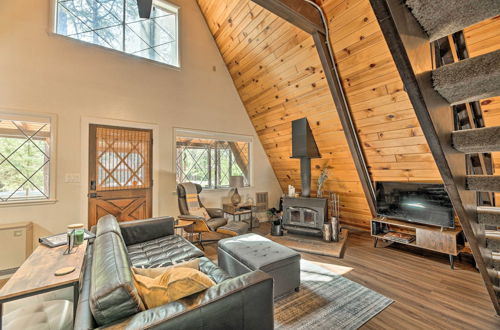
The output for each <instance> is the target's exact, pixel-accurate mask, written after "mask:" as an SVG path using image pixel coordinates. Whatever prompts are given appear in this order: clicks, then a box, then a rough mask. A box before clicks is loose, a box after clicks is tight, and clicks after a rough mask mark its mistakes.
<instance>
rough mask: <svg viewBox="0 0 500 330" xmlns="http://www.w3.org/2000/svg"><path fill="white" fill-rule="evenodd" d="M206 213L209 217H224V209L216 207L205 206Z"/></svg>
mask: <svg viewBox="0 0 500 330" xmlns="http://www.w3.org/2000/svg"><path fill="white" fill-rule="evenodd" d="M206 210H207V213H208V215H209V216H210V217H211V218H224V210H222V209H216V208H206Z"/></svg>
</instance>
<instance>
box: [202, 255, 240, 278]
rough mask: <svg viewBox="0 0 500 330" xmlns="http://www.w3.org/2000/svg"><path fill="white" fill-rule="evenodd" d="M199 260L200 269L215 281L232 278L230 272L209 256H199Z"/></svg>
mask: <svg viewBox="0 0 500 330" xmlns="http://www.w3.org/2000/svg"><path fill="white" fill-rule="evenodd" d="M198 260H199V261H200V265H199V267H200V271H201V272H203V273H204V274H207V275H208V277H210V278H211V279H212V281H214V282H215V283H217V284H219V283H221V282H223V281H225V280H229V279H231V278H232V277H231V276H229V274H228V273H226V272H225V271H224V269H222V268H220V267H219V266H217V265H216V264H214V263H213V262H212V261H211V260H210V259H208V258H207V257H203V258H199V259H198Z"/></svg>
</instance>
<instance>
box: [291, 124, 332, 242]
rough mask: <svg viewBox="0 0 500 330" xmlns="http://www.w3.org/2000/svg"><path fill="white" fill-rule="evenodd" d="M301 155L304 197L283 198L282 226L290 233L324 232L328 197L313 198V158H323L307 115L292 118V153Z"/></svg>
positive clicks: (309, 233) (295, 156)
mask: <svg viewBox="0 0 500 330" xmlns="http://www.w3.org/2000/svg"><path fill="white" fill-rule="evenodd" d="M291 158H299V159H300V179H301V183H302V194H301V195H302V197H285V198H284V199H283V228H285V229H286V230H288V231H289V232H290V233H296V234H304V235H314V236H323V224H324V223H325V221H326V219H327V216H328V214H327V213H328V208H327V200H326V198H311V197H309V196H310V191H311V158H321V155H320V153H319V150H318V146H317V145H316V141H315V140H314V136H313V134H312V131H311V127H310V126H309V123H308V122H307V119H306V118H301V119H297V120H294V121H293V122H292V157H291Z"/></svg>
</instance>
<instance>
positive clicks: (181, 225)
mask: <svg viewBox="0 0 500 330" xmlns="http://www.w3.org/2000/svg"><path fill="white" fill-rule="evenodd" d="M193 224H194V221H190V220H181V219H177V221H176V222H175V226H174V229H180V230H182V233H183V234H185V233H188V240H189V241H190V242H191V243H192V242H193V235H194V234H193V231H192V230H189V231H187V230H186V229H187V228H189V227H191V229H192V227H193ZM182 237H184V235H182Z"/></svg>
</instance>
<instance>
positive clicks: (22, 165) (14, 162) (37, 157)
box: [0, 137, 49, 198]
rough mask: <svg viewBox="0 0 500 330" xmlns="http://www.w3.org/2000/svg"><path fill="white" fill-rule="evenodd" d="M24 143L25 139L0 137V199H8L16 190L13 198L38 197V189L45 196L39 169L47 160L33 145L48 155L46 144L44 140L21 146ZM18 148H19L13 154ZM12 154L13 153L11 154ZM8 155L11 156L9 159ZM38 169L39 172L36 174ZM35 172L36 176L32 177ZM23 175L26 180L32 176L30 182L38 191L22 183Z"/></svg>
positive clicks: (42, 170) (23, 180) (42, 172)
mask: <svg viewBox="0 0 500 330" xmlns="http://www.w3.org/2000/svg"><path fill="white" fill-rule="evenodd" d="M25 141H26V139H19V138H6V137H0V197H2V198H6V197H8V196H9V195H10V194H11V193H13V192H14V191H16V190H17V192H16V194H15V196H13V197H15V198H21V197H34V196H40V195H41V193H40V191H38V189H40V190H41V191H43V192H45V193H46V194H47V192H46V190H47V189H46V187H45V178H44V169H43V168H42V169H40V168H41V167H43V165H44V164H45V162H46V161H47V158H46V157H45V155H44V154H43V153H42V152H41V151H40V150H39V149H38V148H37V147H36V146H35V145H34V143H36V144H37V145H38V147H39V148H40V149H41V150H43V151H45V153H47V154H48V151H46V149H47V148H48V146H47V143H46V142H45V141H44V140H35V141H28V142H26V143H24V144H23V142H25ZM21 145H22V146H21ZM19 146H21V147H20V148H19V149H18V150H17V151H15V152H14V150H16V149H17V148H18V147H19ZM12 152H14V153H13V154H12ZM11 154H12V155H11ZM9 155H11V156H10V157H9ZM5 157H8V159H5ZM45 166H46V168H47V169H48V167H49V164H48V163H47V164H46V165H45ZM16 168H17V169H16ZM38 169H40V170H39V171H38V172H36V171H37V170H38ZM19 171H20V172H22V174H21V173H19ZM35 172H36V174H35V175H33V174H34V173H35ZM23 174H24V176H26V177H27V178H29V177H31V176H32V175H33V177H31V179H30V180H31V182H33V184H34V185H36V186H37V187H38V189H37V188H35V186H34V185H33V184H31V183H29V182H27V183H24V182H25V181H26V178H25V177H24V176H23ZM23 183H24V184H23ZM21 186H22V187H21ZM18 188H19V189H18ZM42 196H43V195H42Z"/></svg>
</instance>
